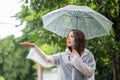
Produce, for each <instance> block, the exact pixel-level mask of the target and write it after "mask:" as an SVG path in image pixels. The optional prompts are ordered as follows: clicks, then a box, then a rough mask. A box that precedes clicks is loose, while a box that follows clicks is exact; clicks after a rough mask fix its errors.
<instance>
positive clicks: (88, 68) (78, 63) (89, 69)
mask: <svg viewBox="0 0 120 80" xmlns="http://www.w3.org/2000/svg"><path fill="white" fill-rule="evenodd" d="M85 59H86V60H85V62H84V61H83V60H82V59H81V57H80V56H79V54H76V55H75V56H74V57H73V58H72V59H71V64H72V65H73V66H74V67H75V68H76V69H78V70H79V71H80V73H81V74H83V75H84V76H85V77H87V78H90V77H92V76H93V75H94V71H95V68H96V63H95V60H94V57H93V55H92V54H91V53H88V54H87V55H86V58H85Z"/></svg>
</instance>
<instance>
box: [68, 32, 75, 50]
mask: <svg viewBox="0 0 120 80" xmlns="http://www.w3.org/2000/svg"><path fill="white" fill-rule="evenodd" d="M67 46H68V47H72V48H74V46H75V38H74V33H73V31H70V33H69V34H68V37H67Z"/></svg>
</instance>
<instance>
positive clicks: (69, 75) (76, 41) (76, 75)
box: [20, 29, 96, 80]
mask: <svg viewBox="0 0 120 80" xmlns="http://www.w3.org/2000/svg"><path fill="white" fill-rule="evenodd" d="M20 44H21V45H22V46H24V47H30V48H32V49H31V50H30V53H29V54H28V56H27V58H29V59H32V60H34V61H38V60H39V63H40V64H42V65H43V66H44V67H52V66H58V67H59V70H58V72H59V76H58V80H94V72H95V68H96V62H95V59H94V56H93V54H92V53H91V52H90V51H89V50H88V49H86V48H85V36H84V33H83V32H82V31H80V30H78V29H72V30H71V31H70V32H69V34H68V36H67V44H66V45H67V49H66V50H65V51H64V52H61V53H58V54H54V55H50V56H47V55H46V54H45V53H44V52H43V51H42V50H41V49H39V48H38V47H37V46H36V45H34V44H33V43H28V42H22V43H20ZM34 54H36V57H37V55H38V56H40V59H38V60H37V58H35V55H34ZM31 55H32V56H31ZM33 55H34V56H33ZM43 62H44V63H43Z"/></svg>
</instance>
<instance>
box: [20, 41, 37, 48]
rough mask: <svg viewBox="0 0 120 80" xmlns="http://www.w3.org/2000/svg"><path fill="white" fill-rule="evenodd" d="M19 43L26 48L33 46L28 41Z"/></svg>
mask: <svg viewBox="0 0 120 80" xmlns="http://www.w3.org/2000/svg"><path fill="white" fill-rule="evenodd" d="M19 44H20V45H22V46H24V47H27V48H33V47H34V46H35V45H34V44H33V43H29V42H21V43H19Z"/></svg>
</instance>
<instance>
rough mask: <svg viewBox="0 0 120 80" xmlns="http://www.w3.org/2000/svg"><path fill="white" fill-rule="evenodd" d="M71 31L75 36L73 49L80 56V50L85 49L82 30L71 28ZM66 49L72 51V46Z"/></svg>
mask: <svg viewBox="0 0 120 80" xmlns="http://www.w3.org/2000/svg"><path fill="white" fill-rule="evenodd" d="M71 31H73V34H74V38H75V50H76V51H77V52H78V54H79V55H80V56H81V54H82V52H83V51H84V49H85V36H84V33H83V32H82V31H80V30H79V29H72V30H70V32H71ZM68 49H69V50H70V51H71V52H72V48H71V47H68Z"/></svg>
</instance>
